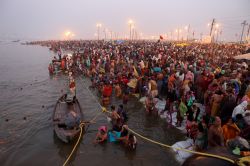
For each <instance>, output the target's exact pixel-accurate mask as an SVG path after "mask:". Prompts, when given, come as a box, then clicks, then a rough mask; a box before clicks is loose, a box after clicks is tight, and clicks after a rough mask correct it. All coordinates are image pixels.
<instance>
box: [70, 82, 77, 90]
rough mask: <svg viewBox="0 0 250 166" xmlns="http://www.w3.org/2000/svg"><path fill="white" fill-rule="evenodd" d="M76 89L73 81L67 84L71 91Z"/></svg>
mask: <svg viewBox="0 0 250 166" xmlns="http://www.w3.org/2000/svg"><path fill="white" fill-rule="evenodd" d="M75 87H76V84H75V82H74V81H72V82H71V83H70V84H69V88H70V89H72V88H75Z"/></svg>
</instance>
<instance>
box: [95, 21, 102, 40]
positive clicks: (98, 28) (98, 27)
mask: <svg viewBox="0 0 250 166" xmlns="http://www.w3.org/2000/svg"><path fill="white" fill-rule="evenodd" d="M96 27H97V39H98V40H99V37H100V28H101V27H102V24H100V23H97V24H96Z"/></svg>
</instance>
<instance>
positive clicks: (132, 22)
mask: <svg viewBox="0 0 250 166" xmlns="http://www.w3.org/2000/svg"><path fill="white" fill-rule="evenodd" d="M128 24H129V39H130V40H131V39H132V36H131V30H132V25H133V24H134V21H133V20H131V19H130V20H129V21H128Z"/></svg>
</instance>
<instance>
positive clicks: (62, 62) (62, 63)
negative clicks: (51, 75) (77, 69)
mask: <svg viewBox="0 0 250 166" xmlns="http://www.w3.org/2000/svg"><path fill="white" fill-rule="evenodd" d="M61 68H62V70H64V68H65V60H64V59H63V60H62V61H61Z"/></svg>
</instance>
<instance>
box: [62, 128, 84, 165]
mask: <svg viewBox="0 0 250 166" xmlns="http://www.w3.org/2000/svg"><path fill="white" fill-rule="evenodd" d="M84 126H85V123H80V125H79V127H80V130H81V131H80V134H79V137H78V139H77V142H76V144H75V146H74V148H73V149H72V151H71V152H70V155H69V156H68V158H67V160H66V161H65V162H64V163H63V166H65V165H66V164H67V163H68V161H69V159H70V158H71V156H72V155H73V153H74V152H75V150H76V147H77V145H78V144H79V142H80V138H81V136H82V128H83V127H84Z"/></svg>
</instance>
